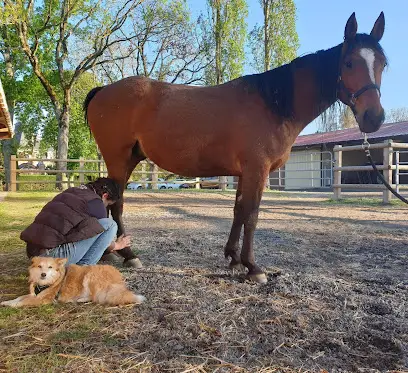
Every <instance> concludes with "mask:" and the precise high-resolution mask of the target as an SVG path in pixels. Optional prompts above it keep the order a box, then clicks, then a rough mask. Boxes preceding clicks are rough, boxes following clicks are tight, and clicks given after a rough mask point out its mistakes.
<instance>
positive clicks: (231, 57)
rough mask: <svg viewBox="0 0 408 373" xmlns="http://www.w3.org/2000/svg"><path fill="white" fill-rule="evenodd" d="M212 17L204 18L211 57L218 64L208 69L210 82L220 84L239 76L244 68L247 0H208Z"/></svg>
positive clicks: (207, 76) (208, 81)
mask: <svg viewBox="0 0 408 373" xmlns="http://www.w3.org/2000/svg"><path fill="white" fill-rule="evenodd" d="M207 1H208V2H207V5H208V13H209V17H208V18H207V21H206V22H203V29H204V32H205V33H206V34H207V35H208V37H209V40H208V44H209V46H210V48H209V53H210V58H211V59H214V61H215V65H210V66H208V68H207V70H206V83H207V84H211V85H213V84H220V83H223V82H226V81H229V80H232V79H235V78H238V77H240V76H241V75H242V74H243V71H244V61H245V40H246V38H247V24H246V21H245V19H246V17H247V15H248V5H247V2H246V0H207Z"/></svg>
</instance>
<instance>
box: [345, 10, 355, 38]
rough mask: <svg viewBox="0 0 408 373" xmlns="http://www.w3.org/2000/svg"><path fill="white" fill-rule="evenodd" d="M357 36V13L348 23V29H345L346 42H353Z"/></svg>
mask: <svg viewBox="0 0 408 373" xmlns="http://www.w3.org/2000/svg"><path fill="white" fill-rule="evenodd" d="M356 34H357V20H356V13H355V12H353V14H352V15H351V16H350V18H349V19H348V21H347V23H346V28H345V29H344V40H346V41H352V40H353V39H354V38H355V36H356Z"/></svg>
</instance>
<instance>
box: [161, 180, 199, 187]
mask: <svg viewBox="0 0 408 373" xmlns="http://www.w3.org/2000/svg"><path fill="white" fill-rule="evenodd" d="M165 183H166V186H167V189H188V188H191V187H194V185H195V181H191V180H186V179H180V178H177V179H174V180H171V181H166V182H165Z"/></svg>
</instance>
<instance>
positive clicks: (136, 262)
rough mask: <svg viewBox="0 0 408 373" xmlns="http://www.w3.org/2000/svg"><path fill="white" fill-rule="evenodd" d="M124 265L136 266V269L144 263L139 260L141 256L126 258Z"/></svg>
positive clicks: (128, 266)
mask: <svg viewBox="0 0 408 373" xmlns="http://www.w3.org/2000/svg"><path fill="white" fill-rule="evenodd" d="M123 266H124V267H127V268H136V269H140V268H143V264H142V262H141V261H140V260H139V258H133V259H129V260H125V261H123Z"/></svg>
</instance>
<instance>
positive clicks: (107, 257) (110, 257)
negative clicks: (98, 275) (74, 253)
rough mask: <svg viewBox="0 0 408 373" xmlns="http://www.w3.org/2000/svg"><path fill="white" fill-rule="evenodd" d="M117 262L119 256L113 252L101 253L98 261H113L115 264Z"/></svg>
mask: <svg viewBox="0 0 408 373" xmlns="http://www.w3.org/2000/svg"><path fill="white" fill-rule="evenodd" d="M119 262H120V259H119V257H118V256H117V255H116V254H114V253H109V254H106V255H103V256H102V258H101V259H100V263H113V264H116V263H119Z"/></svg>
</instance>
